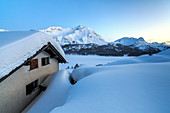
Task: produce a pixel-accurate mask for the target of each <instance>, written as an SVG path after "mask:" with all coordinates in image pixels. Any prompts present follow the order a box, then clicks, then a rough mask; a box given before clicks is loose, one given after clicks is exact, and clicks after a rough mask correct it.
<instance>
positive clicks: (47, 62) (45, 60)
mask: <svg viewBox="0 0 170 113" xmlns="http://www.w3.org/2000/svg"><path fill="white" fill-rule="evenodd" d="M41 62H42V66H45V65H48V64H50V61H49V57H45V58H42V59H41Z"/></svg>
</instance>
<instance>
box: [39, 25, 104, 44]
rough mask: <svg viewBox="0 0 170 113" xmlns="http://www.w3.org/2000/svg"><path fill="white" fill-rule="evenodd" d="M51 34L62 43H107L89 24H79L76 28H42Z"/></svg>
mask: <svg viewBox="0 0 170 113" xmlns="http://www.w3.org/2000/svg"><path fill="white" fill-rule="evenodd" d="M40 31H42V32H45V33H47V34H49V35H51V36H52V37H53V38H55V39H56V40H57V41H58V42H59V43H60V44H61V45H65V44H89V43H94V44H98V45H103V44H107V42H105V41H104V39H103V38H102V37H101V36H100V35H99V34H97V33H96V32H95V31H94V30H92V29H90V28H89V27H87V26H82V25H78V26H76V27H74V28H65V29H63V28H61V27H49V28H47V29H45V30H40Z"/></svg>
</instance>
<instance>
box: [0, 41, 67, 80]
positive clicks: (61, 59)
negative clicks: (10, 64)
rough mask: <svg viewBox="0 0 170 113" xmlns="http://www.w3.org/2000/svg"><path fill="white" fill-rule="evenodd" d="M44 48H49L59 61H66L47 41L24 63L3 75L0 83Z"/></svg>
mask: <svg viewBox="0 0 170 113" xmlns="http://www.w3.org/2000/svg"><path fill="white" fill-rule="evenodd" d="M46 49H50V50H51V51H52V52H53V53H54V54H55V55H56V57H54V58H55V59H57V60H58V61H59V63H66V62H67V61H66V60H65V58H64V57H63V56H62V55H61V54H60V53H59V52H58V51H57V49H55V47H54V46H53V45H52V44H51V43H50V42H48V44H47V45H44V46H43V47H42V48H41V49H40V50H39V51H37V52H36V53H35V54H34V55H33V56H31V57H30V58H28V59H27V60H25V61H24V63H22V64H21V65H20V66H18V67H16V68H15V69H13V70H12V71H11V72H10V73H9V74H7V75H5V76H4V77H2V78H0V83H1V82H2V81H3V80H5V79H6V78H8V77H9V76H10V75H12V74H13V73H14V72H15V71H17V70H18V69H20V68H21V67H22V66H23V65H25V64H27V63H28V62H30V61H31V60H32V59H33V58H34V57H35V56H37V55H38V54H39V53H41V52H42V51H45V50H46Z"/></svg>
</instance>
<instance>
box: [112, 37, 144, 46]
mask: <svg viewBox="0 0 170 113" xmlns="http://www.w3.org/2000/svg"><path fill="white" fill-rule="evenodd" d="M115 42H118V43H120V44H122V45H126V46H129V45H134V44H137V43H143V44H147V42H146V41H145V40H144V38H143V37H139V38H138V39H137V38H134V37H123V38H121V39H118V40H116V41H115Z"/></svg>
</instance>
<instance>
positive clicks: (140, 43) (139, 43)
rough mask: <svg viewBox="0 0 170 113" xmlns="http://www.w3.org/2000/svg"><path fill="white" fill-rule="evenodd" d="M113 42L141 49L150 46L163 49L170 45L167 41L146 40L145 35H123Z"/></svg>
mask: <svg viewBox="0 0 170 113" xmlns="http://www.w3.org/2000/svg"><path fill="white" fill-rule="evenodd" d="M113 43H115V44H117V43H120V44H122V45H125V46H131V47H133V46H134V47H139V49H141V50H147V49H149V48H150V47H152V48H155V49H159V50H161V51H163V50H166V49H167V48H168V47H169V45H167V44H166V43H158V42H153V43H149V42H146V41H145V40H144V38H143V37H139V38H133V37H123V38H121V39H118V40H116V41H114V42H113Z"/></svg>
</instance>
